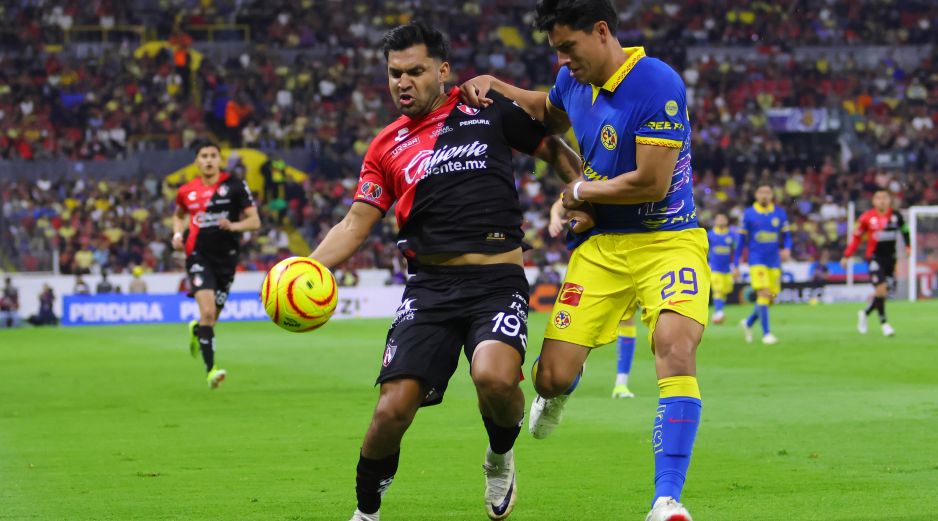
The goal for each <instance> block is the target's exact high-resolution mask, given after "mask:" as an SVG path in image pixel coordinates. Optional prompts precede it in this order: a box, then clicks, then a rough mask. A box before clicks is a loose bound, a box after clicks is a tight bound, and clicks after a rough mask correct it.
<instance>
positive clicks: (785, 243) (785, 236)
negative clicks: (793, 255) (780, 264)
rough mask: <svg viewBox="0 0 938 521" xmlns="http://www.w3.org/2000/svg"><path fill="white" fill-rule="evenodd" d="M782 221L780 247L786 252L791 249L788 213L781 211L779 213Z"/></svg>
mask: <svg viewBox="0 0 938 521" xmlns="http://www.w3.org/2000/svg"><path fill="white" fill-rule="evenodd" d="M779 213H780V214H781V220H782V247H783V248H785V249H786V250H790V249H791V223H789V222H788V212H786V211H784V210H782V211H781V212H779Z"/></svg>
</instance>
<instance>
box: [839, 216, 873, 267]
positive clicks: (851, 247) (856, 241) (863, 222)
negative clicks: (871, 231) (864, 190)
mask: <svg viewBox="0 0 938 521" xmlns="http://www.w3.org/2000/svg"><path fill="white" fill-rule="evenodd" d="M867 217H868V215H867V214H865V213H864V214H863V215H861V216H860V220H859V221H857V226H856V228H854V229H853V235H851V236H850V244H848V245H847V249H846V250H844V257H852V256H853V254H854V253H856V251H857V248H859V247H860V241H861V240H862V239H863V234H864V233H866V228H867V225H868V223H869V220H868V219H867Z"/></svg>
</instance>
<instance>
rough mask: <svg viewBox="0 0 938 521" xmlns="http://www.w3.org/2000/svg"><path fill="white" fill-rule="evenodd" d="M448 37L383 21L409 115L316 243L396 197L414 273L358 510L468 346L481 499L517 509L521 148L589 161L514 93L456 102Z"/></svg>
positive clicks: (375, 144)
mask: <svg viewBox="0 0 938 521" xmlns="http://www.w3.org/2000/svg"><path fill="white" fill-rule="evenodd" d="M448 48H449V45H448V42H447V40H446V37H445V36H444V35H443V34H442V33H441V32H439V31H438V30H436V29H433V28H431V27H429V26H427V25H425V24H423V23H420V22H415V23H411V24H409V25H405V26H401V27H397V28H395V29H393V30H391V31H390V32H388V33H387V34H386V35H385V38H384V54H385V57H386V58H387V61H388V86H389V88H390V91H391V96H392V98H393V100H394V103H395V105H396V106H397V108H398V109H399V110H400V112H401V114H402V116H401V117H400V118H398V119H397V120H396V121H394V122H393V123H391V124H390V125H388V126H387V127H385V128H384V130H382V131H381V132H380V133H379V134H378V136H377V137H375V139H374V141H372V143H371V145H370V146H369V149H368V152H367V153H366V154H365V159H364V165H363V167H362V170H361V177H360V180H359V184H358V188H357V193H356V195H355V199H354V202H353V204H352V206H351V208H350V209H349V212H348V214H347V215H346V216H345V218H344V219H343V220H342V221H341V222H340V223H339V224H337V225H336V226H335V227H333V228H332V230H330V231H329V233H328V235H327V236H326V237H325V239H323V241H322V243H321V244H319V245H318V247H317V248H316V249H315V251H313V252H312V253H311V254H310V256H311V257H313V258H315V259H317V260H319V261H320V262H322V263H323V264H324V265H326V266H327V267H329V268H334V267H335V266H337V265H339V264H341V263H342V262H343V261H345V260H346V259H347V258H349V257H350V256H351V255H352V254H353V253H354V252H355V250H357V249H358V247H359V246H360V245H361V244H362V242H363V241H364V240H365V238H366V237H367V236H368V234H369V232H370V230H371V229H372V227H373V226H374V225H375V223H377V222H378V221H380V220H381V219H382V217H383V216H384V214H385V212H387V211H389V210H390V209H391V207H392V206H394V209H395V210H394V211H395V214H396V217H397V222H398V225H399V228H400V233H399V235H398V246H399V247H400V249H401V251H402V252H403V253H404V256H405V257H406V258H407V261H408V266H409V268H410V271H411V272H412V273H413V274H414V275H413V276H412V277H411V278H410V279H409V280H408V281H407V286H406V288H405V290H404V295H403V298H402V302H401V304H400V307H399V308H398V310H397V316H396V317H395V319H394V321H393V323H392V324H391V328H390V330H389V332H388V336H387V339H386V341H385V350H384V356H383V360H382V367H381V370H380V372H379V375H378V379H377V383H378V384H380V396H379V398H378V404H377V407H376V408H375V412H374V416H373V418H372V421H371V425H370V426H369V428H368V431H367V433H366V434H365V440H364V443H363V444H362V448H361V454H360V459H359V462H358V469H357V470H358V472H357V478H356V493H357V497H358V508H357V509H356V511H355V513H354V514H353V517H352V520H357V521H375V520H377V519H378V517H379V513H378V512H379V507H380V505H381V496H382V495H383V494H384V492H385V491H386V490H387V488H388V486H389V485H390V484H391V481H392V479H393V477H394V474H395V473H396V471H397V466H398V460H399V457H400V444H401V439H402V438H403V436H404V432H405V431H406V430H407V428H408V427H409V426H410V424H411V422H412V421H413V419H414V417H415V415H416V413H417V410H418V409H419V408H420V407H421V406H425V405H434V404H437V403H440V402H441V401H442V400H443V394H444V392H445V391H446V386H447V383H448V382H449V379H450V377H451V376H452V375H453V373H454V372H455V370H456V366H457V364H458V362H459V358H460V355H461V352H463V351H464V352H465V356H466V359H467V360H468V362H469V366H470V374H471V377H472V381H473V382H474V384H475V387H476V391H477V394H478V398H479V409H480V412H481V414H482V421H483V423H484V425H485V429H486V431H487V433H488V438H489V442H488V445H489V446H488V447H487V449H486V455H485V463H484V465H483V467H484V470H485V475H486V492H485V503H486V511H487V514H488V516H489V517H490V518H491V519H504V518H505V517H508V515H509V514H510V513H511V511H512V508H513V506H514V501H515V497H516V493H517V488H516V486H515V472H514V458H513V453H512V450H511V449H512V447H513V446H514V442H515V439H516V438H517V436H518V433H519V431H520V428H521V427H520V426H521V421H522V418H523V416H524V395H523V393H522V392H521V389H520V387H519V383H520V379H521V364H522V363H523V361H524V353H525V349H526V347H527V314H528V291H529V288H528V281H527V278H526V277H525V273H524V269H523V268H522V257H521V246H522V242H521V238H522V230H521V222H522V212H521V208H520V204H519V202H518V192H517V189H516V185H515V178H514V175H513V171H512V170H513V169H512V149H514V150H518V151H520V152H523V153H527V154H533V155H535V156H537V157H539V158H542V159H544V160H546V161H548V162H550V163H552V164H553V165H555V167H557V168H558V169H559V170H560V171H561V176H562V177H564V179H565V180H567V181H570V180H573V179H575V178H577V177H579V175H580V170H579V168H580V163H579V157H578V156H577V155H576V153H575V152H573V150H572V149H570V148H569V147H567V146H566V145H565V144H564V143H563V141H561V140H559V139H557V138H552V137H547V132H546V130H545V128H544V126H543V125H542V124H540V123H538V122H536V121H534V120H533V119H531V118H530V117H529V116H528V115H527V114H526V113H525V112H524V111H523V110H522V109H521V108H520V107H518V106H517V105H514V104H513V103H512V102H511V101H510V100H508V99H506V98H504V97H498V98H497V99H496V100H495V103H494V104H493V105H492V106H490V107H487V108H484V109H475V108H472V107H469V106H466V105H463V104H462V103H460V102H459V99H458V96H457V94H458V90H457V89H455V88H451V89H447V88H446V83H447V82H448V81H449V80H450V66H449V63H447V61H446V60H447V53H448Z"/></svg>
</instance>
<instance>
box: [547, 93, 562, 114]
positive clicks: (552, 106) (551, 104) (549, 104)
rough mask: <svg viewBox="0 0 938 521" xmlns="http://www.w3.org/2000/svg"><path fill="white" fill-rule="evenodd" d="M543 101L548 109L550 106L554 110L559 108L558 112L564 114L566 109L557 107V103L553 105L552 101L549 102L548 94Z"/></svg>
mask: <svg viewBox="0 0 938 521" xmlns="http://www.w3.org/2000/svg"><path fill="white" fill-rule="evenodd" d="M545 101H547V110H550V109H551V108H553V109H554V110H559V111H560V112H563V113H564V114H566V113H567V111H566V110H564V109H562V108H560V107H558V106H557V105H554V104H553V103H551V102H550V96H547V100H545Z"/></svg>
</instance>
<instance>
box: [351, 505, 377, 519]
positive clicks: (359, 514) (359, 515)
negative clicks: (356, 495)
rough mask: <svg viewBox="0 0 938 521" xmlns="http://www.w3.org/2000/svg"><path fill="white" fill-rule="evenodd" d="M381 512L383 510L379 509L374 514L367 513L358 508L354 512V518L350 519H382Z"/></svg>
mask: <svg viewBox="0 0 938 521" xmlns="http://www.w3.org/2000/svg"><path fill="white" fill-rule="evenodd" d="M380 512H381V511H380V510H379V511H378V512H375V513H374V514H366V513H364V512H362V511H361V510H359V509H357V508H356V509H355V513H354V514H352V519H349V521H380V517H381V516H380V514H379V513H380Z"/></svg>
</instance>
